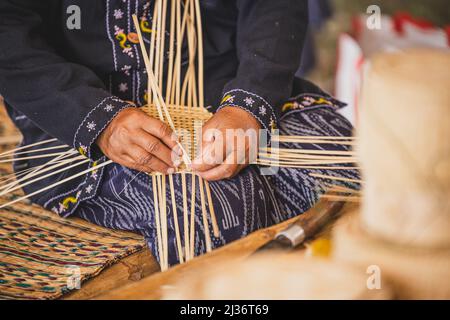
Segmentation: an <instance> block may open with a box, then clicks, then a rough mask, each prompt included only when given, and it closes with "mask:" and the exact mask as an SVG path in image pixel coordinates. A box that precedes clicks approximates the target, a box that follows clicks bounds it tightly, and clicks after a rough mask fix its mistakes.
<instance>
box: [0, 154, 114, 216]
mask: <svg viewBox="0 0 450 320" xmlns="http://www.w3.org/2000/svg"><path fill="white" fill-rule="evenodd" d="M111 163H112V161H111V160H109V161H106V162H103V163H101V164H99V165H97V166H96V167H94V168H90V169H87V170H84V171H82V172H80V173H78V174H75V175H73V176H70V177H68V178H66V179H63V180H61V181H58V182H56V183H53V184H51V185H49V186H46V187H44V188H42V189H40V190H37V191H35V192H32V193H30V194H28V195H26V196H23V197H20V198H17V199H15V200H13V201H11V202H8V203H6V204H3V205H0V209H3V208H5V207H7V206H10V205H12V204H14V203H17V202H19V201H22V200H25V199H28V198H30V197H33V196H35V195H37V194H40V193H42V192H44V191H47V190H49V189H52V188H54V187H57V186H59V185H61V184H63V183H66V182H68V181H71V180H73V179H76V178H78V177H81V176H83V175H85V174H87V173H90V172H92V171H96V170H98V169H100V168H103V167H105V166H107V165H109V164H111Z"/></svg>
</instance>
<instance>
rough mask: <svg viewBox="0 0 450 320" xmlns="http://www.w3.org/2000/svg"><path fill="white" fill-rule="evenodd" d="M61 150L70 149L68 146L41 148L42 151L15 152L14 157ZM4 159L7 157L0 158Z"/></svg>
mask: <svg viewBox="0 0 450 320" xmlns="http://www.w3.org/2000/svg"><path fill="white" fill-rule="evenodd" d="M63 148H66V149H67V148H70V147H69V146H65V145H64V146H56V147H48V148H42V149H35V150H30V151H22V152H16V153H14V155H15V156H17V155H20V154H30V153H38V152H44V151H48V150H56V149H63ZM5 157H9V155H4V156H0V159H1V158H5Z"/></svg>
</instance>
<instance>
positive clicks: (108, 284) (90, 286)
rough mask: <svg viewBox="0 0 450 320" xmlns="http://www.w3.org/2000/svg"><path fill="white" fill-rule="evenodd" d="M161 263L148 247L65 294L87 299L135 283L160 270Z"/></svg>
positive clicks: (68, 297) (68, 296) (77, 298)
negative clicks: (78, 288)
mask: <svg viewBox="0 0 450 320" xmlns="http://www.w3.org/2000/svg"><path fill="white" fill-rule="evenodd" d="M159 271H160V268H159V264H158V263H157V261H156V259H155V258H154V257H153V256H152V255H151V253H150V250H148V248H147V247H145V248H144V249H142V250H141V251H139V252H136V253H134V254H132V255H130V256H128V257H126V258H124V259H122V260H120V261H119V262H117V263H116V264H114V265H112V266H111V267H109V268H106V269H105V270H103V271H102V272H101V273H100V274H99V275H98V276H97V277H95V278H93V279H91V280H88V281H87V282H85V283H84V284H83V285H82V287H81V289H80V290H75V291H72V292H71V293H69V294H67V295H65V296H64V297H63V299H65V300H85V299H91V298H93V297H95V296H98V295H101V294H103V293H106V292H107V291H109V290H113V289H115V288H118V287H121V286H125V285H127V284H130V283H134V282H136V281H138V280H141V279H143V278H145V277H148V276H150V275H151V274H154V273H156V272H159Z"/></svg>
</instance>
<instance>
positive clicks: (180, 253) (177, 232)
mask: <svg viewBox="0 0 450 320" xmlns="http://www.w3.org/2000/svg"><path fill="white" fill-rule="evenodd" d="M169 187H170V196H171V198H172V199H171V200H172V213H173V222H174V227H175V239H176V242H177V244H176V247H177V250H178V257H179V259H180V263H184V259H183V249H181V236H180V227H179V225H178V214H177V203H176V199H175V188H174V185H173V175H172V174H170V175H169Z"/></svg>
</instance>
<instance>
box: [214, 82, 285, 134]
mask: <svg viewBox="0 0 450 320" xmlns="http://www.w3.org/2000/svg"><path fill="white" fill-rule="evenodd" d="M224 107H238V108H241V109H244V110H245V111H247V112H249V113H251V114H252V115H253V116H254V117H255V118H256V119H257V120H258V121H259V122H260V123H261V125H262V128H263V129H266V130H267V131H268V132H269V133H270V132H271V131H272V130H273V129H276V127H277V117H276V115H275V112H274V109H273V107H272V106H271V105H270V104H269V103H268V102H267V101H266V100H265V99H264V98H262V97H260V96H259V95H257V94H254V93H252V92H248V91H245V90H241V89H234V90H230V91H228V92H226V93H225V94H224V95H223V99H222V102H221V103H220V106H219V109H218V110H220V109H222V108H224Z"/></svg>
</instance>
